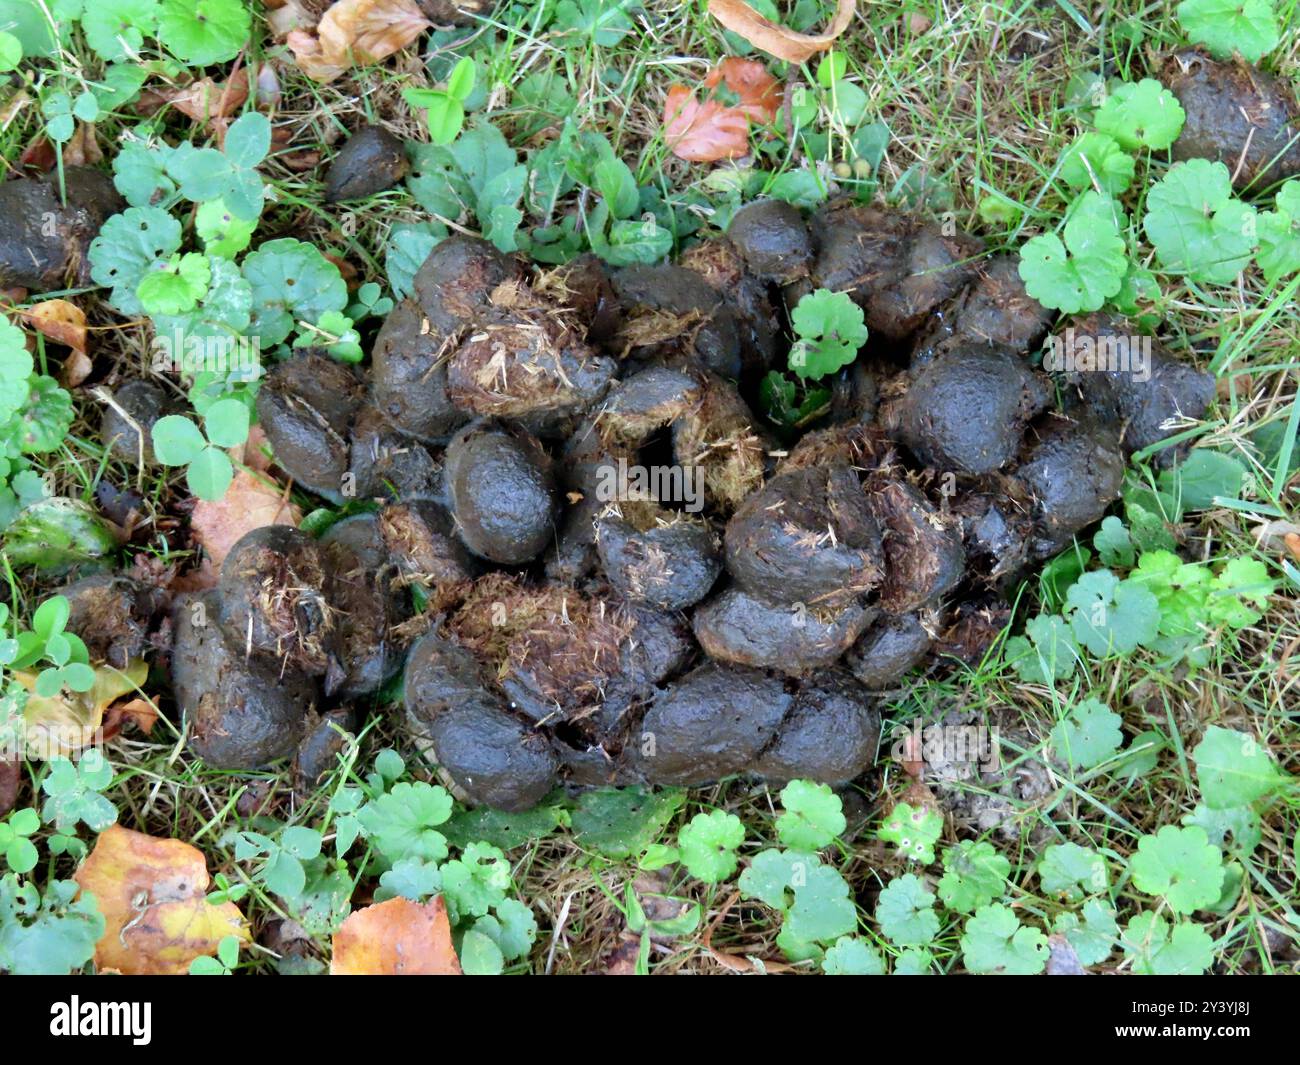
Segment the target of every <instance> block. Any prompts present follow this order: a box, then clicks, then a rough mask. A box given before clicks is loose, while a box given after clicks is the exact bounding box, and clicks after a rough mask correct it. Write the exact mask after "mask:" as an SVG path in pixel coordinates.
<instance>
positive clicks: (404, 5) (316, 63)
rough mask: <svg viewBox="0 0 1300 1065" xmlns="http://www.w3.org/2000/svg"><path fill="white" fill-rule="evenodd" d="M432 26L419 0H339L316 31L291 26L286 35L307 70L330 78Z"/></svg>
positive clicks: (377, 57) (376, 58) (381, 55)
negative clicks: (416, 0)
mask: <svg viewBox="0 0 1300 1065" xmlns="http://www.w3.org/2000/svg"><path fill="white" fill-rule="evenodd" d="M432 25H433V23H432V22H430V21H429V20H428V19H427V18H425V17H424V13H423V12H422V11H421V10H420V8H419V7H418V6H417V5H416V3H415V0H339V2H338V3H336V4H333V5H332V6H331V7H330V9H329V10H328V11H326V12H325V14H324V15H323V16H322V17H321V20H320V23H319V24H318V25H317V26H316V30H315V32H314V33H312V32H309V31H307V30H301V29H296V30H292V31H290V32H289V34H288V37H287V40H288V44H289V48H290V49H291V50H292V52H293V55H294V58H295V59H296V60H297V61H298V66H300V67H301V68H302V70H303V73H305V74H306V75H307V76H308V77H309V78H312V79H313V80H314V81H319V82H329V81H333V80H334V79H335V78H337V77H339V75H341V74H343V73H344V72H345V71H347V70H349V69H351V68H352V67H353V66H363V65H365V64H366V63H377V62H379V61H380V60H381V59H385V58H387V57H388V56H390V55H392V54H393V53H394V52H400V51H401V50H402V49H403V48H405V47H406V46H407V45H408V44H410V43H411V42H412V41H413V40H415V39H416V38H417V37H419V36H420V34H422V33H423V32H424V31H425V30H427V29H429V28H430V27H431V26H432Z"/></svg>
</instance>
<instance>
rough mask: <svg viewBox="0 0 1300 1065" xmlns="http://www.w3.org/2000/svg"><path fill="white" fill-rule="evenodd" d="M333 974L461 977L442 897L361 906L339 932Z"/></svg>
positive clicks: (332, 967) (331, 963)
mask: <svg viewBox="0 0 1300 1065" xmlns="http://www.w3.org/2000/svg"><path fill="white" fill-rule="evenodd" d="M333 946H334V950H333V956H332V957H331V958H330V975H332V976H460V975H461V971H460V960H459V959H458V958H457V957H456V950H455V948H454V947H453V946H452V942H451V921H450V920H448V918H447V906H446V904H445V903H444V902H443V900H442V896H441V895H439V896H438V897H437V898H435V899H433V900H432V901H430V902H426V903H424V904H420V903H418V902H412V901H411V900H410V899H404V898H400V897H398V898H395V899H389V900H388V901H387V902H381V903H378V904H377V905H374V906H367V907H365V909H361V910H357V911H356V912H355V913H353V914H352V915H351V916H349V917H348V919H347V920H346V921H344V922H343V924H341V925H340V926H339V930H338V931H337V932H335V933H334V941H333Z"/></svg>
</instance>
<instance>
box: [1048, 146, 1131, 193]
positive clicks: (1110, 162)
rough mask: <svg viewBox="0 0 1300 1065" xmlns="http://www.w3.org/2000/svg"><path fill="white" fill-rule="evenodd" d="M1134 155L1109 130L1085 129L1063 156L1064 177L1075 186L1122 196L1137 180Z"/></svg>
mask: <svg viewBox="0 0 1300 1065" xmlns="http://www.w3.org/2000/svg"><path fill="white" fill-rule="evenodd" d="M1136 165H1137V164H1136V163H1134V161H1133V157H1132V156H1131V155H1129V154H1128V153H1127V152H1126V151H1124V149H1123V148H1121V147H1120V146H1119V142H1118V141H1116V140H1115V138H1114V137H1111V136H1108V135H1107V134H1105V133H1085V134H1084V135H1083V136H1081V137H1080V138H1079V139H1078V140H1076V141H1075V142H1074V143H1073V144H1072V145H1070V147H1069V148H1067V149H1066V150H1065V154H1064V155H1063V156H1061V178H1062V180H1064V181H1065V183H1066V184H1067V185H1069V186H1070V187H1071V188H1074V189H1095V190H1096V191H1097V192H1100V193H1102V194H1103V195H1105V196H1118V195H1120V194H1121V193H1122V192H1123V191H1124V190H1125V189H1127V188H1128V187H1129V186H1130V185H1131V184H1132V183H1133V173H1134V169H1135V167H1136Z"/></svg>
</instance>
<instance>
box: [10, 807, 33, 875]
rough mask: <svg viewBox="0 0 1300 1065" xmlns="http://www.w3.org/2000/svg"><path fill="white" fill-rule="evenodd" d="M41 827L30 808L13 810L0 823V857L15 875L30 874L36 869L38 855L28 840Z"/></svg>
mask: <svg viewBox="0 0 1300 1065" xmlns="http://www.w3.org/2000/svg"><path fill="white" fill-rule="evenodd" d="M40 827H41V819H40V817H39V816H37V813H36V811H35V810H33V809H31V808H30V807H28V808H26V809H23V810H15V811H14V812H13V813H11V814H10V815H9V817H8V819H7V820H4V821H0V855H3V856H4V859H5V862H6V863H7V864H8V866H9V868H10V869H12V870H13V871H14V872H15V873H19V874H22V873H30V872H31V871H32V870H33V869H35V868H36V861H37V858H38V857H39V855H38V854H37V852H36V845H35V844H34V843H33V842H32V841H31V839H30V838H29V837H30V836H33V835H35V833H36V830H37V829H39V828H40Z"/></svg>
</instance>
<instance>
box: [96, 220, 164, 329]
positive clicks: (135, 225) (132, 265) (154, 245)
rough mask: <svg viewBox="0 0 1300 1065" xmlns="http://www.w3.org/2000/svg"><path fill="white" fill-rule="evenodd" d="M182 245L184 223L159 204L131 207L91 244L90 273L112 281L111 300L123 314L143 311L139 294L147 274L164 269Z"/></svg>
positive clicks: (104, 281)
mask: <svg viewBox="0 0 1300 1065" xmlns="http://www.w3.org/2000/svg"><path fill="white" fill-rule="evenodd" d="M180 246H181V224H180V223H179V222H178V221H176V219H174V218H173V217H172V216H171V215H169V214H168V213H167V212H166V211H164V210H162V209H161V208H159V207H128V208H127V209H126V210H125V211H123V212H122V213H121V214H118V215H114V216H113V217H112V218H110V219H109V220H108V221H107V222H105V223H104V225H103V227H102V228H101V229H100V231H99V236H98V237H96V238H95V239H94V240H93V241H91V244H90V267H91V270H90V276H91V277H92V278H93V279H94V281H95V283H96V284H97V285H111V286H112V288H113V291H112V293H111V295H110V296H109V302H110V303H112V304H113V306H114V307H115V308H117V310H118V311H119V312H121V313H122V314H126V315H137V314H143V313H144V308H143V307H142V306H140V301H139V300H138V299H137V298H136V294H135V293H136V289H137V288H138V287H139V285H140V282H141V280H143V278H144V276H145V274H147V273H150V272H151V271H153V270H156V269H160V268H161V267H162V266H163V264H164V262H165V261H166V260H167V259H168V258H169V257H170V256H171V254H172V252H174V251H176V249H177V248H179V247H180Z"/></svg>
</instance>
